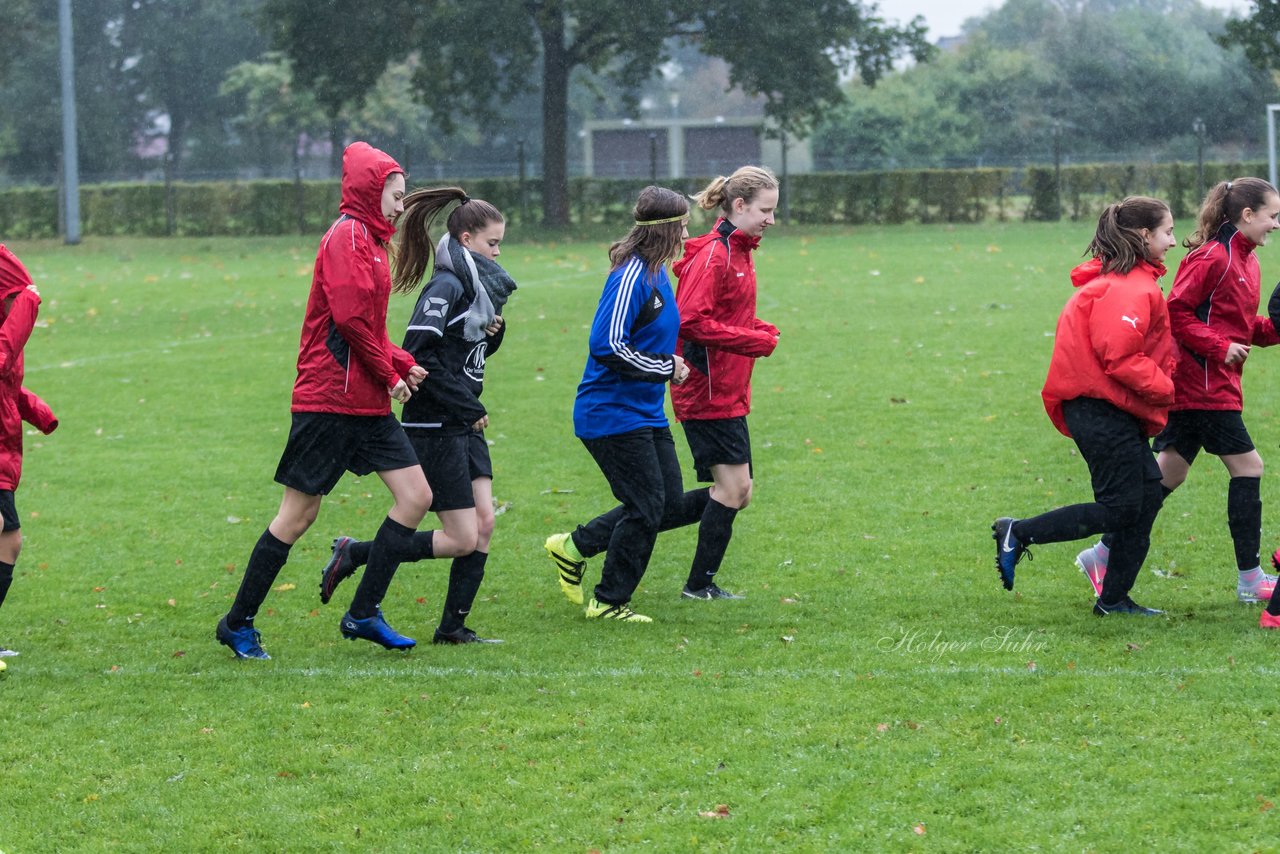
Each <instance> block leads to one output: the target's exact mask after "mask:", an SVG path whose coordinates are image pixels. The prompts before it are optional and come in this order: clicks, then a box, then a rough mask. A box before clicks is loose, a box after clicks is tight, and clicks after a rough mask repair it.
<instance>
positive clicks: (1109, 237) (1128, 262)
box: [991, 196, 1176, 617]
mask: <svg viewBox="0 0 1280 854" xmlns="http://www.w3.org/2000/svg"><path fill="white" fill-rule="evenodd" d="M1175 245H1176V242H1175V240H1174V237H1173V216H1172V215H1171V214H1170V213H1169V208H1168V207H1167V206H1166V205H1165V204H1164V202H1161V201H1159V200H1158V199H1151V198H1146V197H1143V196H1136V197H1130V198H1127V199H1125V200H1124V201H1122V202H1119V203H1117V204H1113V205H1108V206H1107V208H1106V209H1105V210H1103V212H1102V215H1101V216H1100V217H1098V227H1097V230H1096V231H1095V232H1094V236H1093V240H1092V241H1091V242H1090V243H1089V248H1088V249H1087V250H1086V254H1088V255H1090V256H1092V257H1091V259H1090V260H1089V261H1087V262H1085V263H1084V264H1081V265H1080V266H1078V267H1076V268H1075V269H1074V270H1072V271H1071V282H1072V284H1073V285H1075V287H1076V292H1075V293H1074V294H1072V296H1071V298H1070V299H1069V300H1067V304H1066V306H1065V307H1064V308H1063V309H1062V314H1061V315H1060V316H1059V318H1058V328H1057V332H1056V334H1055V336H1054V342H1053V356H1052V358H1051V359H1050V361H1049V376H1048V378H1047V379H1046V381H1045V385H1044V389H1043V391H1042V392H1041V397H1042V398H1043V399H1044V405H1045V409H1046V411H1047V412H1048V413H1049V420H1050V421H1052V422H1053V426H1054V427H1056V428H1058V431H1059V432H1061V433H1062V434H1063V435H1065V436H1068V437H1070V438H1071V439H1072V440H1074V441H1075V443H1076V447H1077V448H1079V449H1080V455H1081V456H1082V457H1084V460H1085V462H1086V463H1088V465H1089V475H1090V477H1091V479H1092V482H1093V501H1092V502H1087V503H1082V504H1072V505H1068V506H1066V507H1059V508H1058V509H1056V510H1050V511H1049V512H1048V513H1042V514H1041V515H1039V516H1034V517H1031V518H1024V519H1013V518H1010V517H1007V516H1006V517H1001V518H999V519H997V520H996V521H995V524H994V525H992V526H991V530H992V531H993V534H994V536H995V540H996V570H997V571H998V572H999V575H1000V580H1001V582H1002V583H1003V584H1004V587H1005V589H1006V590H1012V589H1013V580H1014V569H1015V567H1016V566H1017V564H1018V561H1019V559H1020V558H1021V557H1022V556H1023V555H1024V554H1026V555H1027V556H1028V557H1030V553H1029V551H1028V546H1030V545H1031V544H1032V543H1058V542H1063V541H1066V540H1076V539H1080V538H1081V537H1086V536H1089V535H1091V534H1100V533H1103V532H1107V531H1111V532H1115V544H1114V546H1113V548H1112V555H1111V571H1110V572H1109V573H1107V576H1106V581H1105V585H1104V587H1103V589H1102V591H1101V596H1100V597H1099V598H1098V600H1097V601H1096V602H1095V603H1094V606H1093V612H1094V613H1095V614H1097V615H1098V616H1100V617H1104V616H1107V615H1108V614H1134V615H1140V616H1151V615H1154V614H1159V613H1162V612H1160V611H1156V610H1154V609H1151V608H1144V607H1142V606H1141V605H1139V604H1137V603H1136V602H1134V601H1133V600H1132V599H1131V598H1129V591H1130V589H1131V588H1132V587H1133V584H1134V582H1135V581H1136V580H1137V577H1138V570H1139V569H1140V568H1141V567H1142V562H1143V560H1145V559H1146V556H1147V549H1148V547H1149V545H1150V542H1151V539H1150V538H1151V525H1152V523H1153V522H1154V521H1155V518H1156V514H1157V513H1158V512H1159V510H1160V503H1161V501H1162V498H1163V496H1162V492H1161V489H1160V469H1159V468H1158V467H1157V466H1156V463H1155V459H1154V458H1153V457H1152V455H1151V446H1150V444H1149V437H1150V436H1153V435H1155V434H1156V433H1158V432H1159V431H1160V429H1161V428H1162V427H1164V424H1165V421H1166V419H1167V416H1168V409H1169V405H1170V404H1172V403H1173V377H1172V374H1173V368H1174V364H1175V361H1176V354H1175V348H1174V343H1173V338H1172V336H1171V335H1170V331H1169V313H1168V311H1167V309H1166V308H1165V302H1164V295H1163V294H1162V293H1161V291H1160V285H1159V282H1158V280H1159V278H1160V277H1161V276H1162V275H1164V273H1165V267H1164V256H1165V253H1167V252H1168V251H1169V250H1170V249H1171V248H1173V247H1174V246H1175Z"/></svg>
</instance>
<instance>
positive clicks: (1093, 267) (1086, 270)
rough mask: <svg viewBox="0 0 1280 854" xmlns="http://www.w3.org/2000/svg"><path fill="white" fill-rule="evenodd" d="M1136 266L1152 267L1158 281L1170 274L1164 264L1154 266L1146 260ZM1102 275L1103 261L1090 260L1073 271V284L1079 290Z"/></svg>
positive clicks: (1098, 259) (1097, 259)
mask: <svg viewBox="0 0 1280 854" xmlns="http://www.w3.org/2000/svg"><path fill="white" fill-rule="evenodd" d="M1134 266H1135V267H1150V268H1151V269H1152V270H1153V271H1155V272H1154V275H1155V277H1156V278H1157V279H1158V278H1160V277H1161V276H1163V275H1164V274H1165V273H1166V272H1168V271H1167V270H1166V269H1165V266H1164V265H1163V264H1152V263H1151V262H1150V261H1147V260H1145V259H1143V260H1141V261H1139V262H1138V263H1137V264H1135V265H1134ZM1101 275H1102V259H1101V258H1090V259H1089V260H1088V261H1085V262H1084V263H1083V264H1081V265H1080V266H1078V267H1076V268H1075V269H1074V270H1072V271H1071V284H1072V285H1073V286H1075V287H1077V288H1083V287H1084V286H1085V285H1087V284H1089V283H1090V282H1092V281H1093V280H1094V279H1096V278H1098V277H1099V276H1101Z"/></svg>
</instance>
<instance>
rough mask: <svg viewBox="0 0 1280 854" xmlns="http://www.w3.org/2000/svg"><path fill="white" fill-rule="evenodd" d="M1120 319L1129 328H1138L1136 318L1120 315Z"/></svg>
mask: <svg viewBox="0 0 1280 854" xmlns="http://www.w3.org/2000/svg"><path fill="white" fill-rule="evenodd" d="M1120 319H1121V320H1123V321H1124V322H1125V323H1127V324H1129V325H1130V326H1132V327H1133V328H1134V329H1137V328H1138V318H1136V317H1130V316H1129V315H1127V314H1122V315H1120Z"/></svg>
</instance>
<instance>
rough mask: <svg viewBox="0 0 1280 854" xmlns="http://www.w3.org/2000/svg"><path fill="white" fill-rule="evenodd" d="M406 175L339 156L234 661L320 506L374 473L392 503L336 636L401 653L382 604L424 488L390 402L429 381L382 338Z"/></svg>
mask: <svg viewBox="0 0 1280 854" xmlns="http://www.w3.org/2000/svg"><path fill="white" fill-rule="evenodd" d="M404 192H405V179H404V170H402V169H401V168H400V166H399V164H397V163H396V161H395V160H393V159H392V158H391V157H390V156H389V155H387V154H385V153H384V152H381V151H379V150H378V149H376V148H373V147H371V146H370V145H368V144H367V143H363V142H355V143H352V144H351V145H349V146H348V147H347V149H346V151H345V152H344V153H343V156H342V205H341V208H340V211H341V213H342V215H341V216H340V217H338V219H337V220H336V221H335V222H334V224H333V225H332V226H330V228H329V231H328V232H327V233H326V234H325V236H324V239H323V240H321V241H320V249H319V251H318V252H317V253H316V264H315V271H314V274H313V276H312V282H311V296H310V298H309V299H308V300H307V311H306V316H305V317H304V319H303V322H302V340H301V343H300V346H299V350H298V376H297V380H296V381H295V382H294V385H293V405H292V407H291V411H292V413H293V425H292V427H291V429H290V430H289V439H288V442H287V443H286V445H285V449H284V453H283V455H282V456H281V458H280V465H279V466H278V467H277V468H276V481H277V482H278V483H280V484H282V485H283V486H284V499H283V500H282V501H281V502H280V510H279V512H277V513H276V516H275V518H274V519H272V520H271V524H270V525H268V526H267V529H266V530H265V531H264V532H263V533H262V536H261V537H260V538H259V539H258V543H257V545H255V546H254V549H253V553H252V554H251V555H250V557H249V564H248V565H247V566H246V567H245V571H244V579H243V581H242V582H241V584H240V589H239V591H238V592H237V593H236V598H235V602H234V603H233V604H232V606H231V610H230V611H228V612H227V614H226V616H224V617H223V618H222V620H221V621H220V622H219V623H218V628H217V632H216V636H217V639H218V641H219V642H220V643H222V644H225V645H226V646H229V647H231V649H232V651H234V652H235V654H236V657H237V658H270V656H268V655H267V653H266V652H265V651H264V650H263V649H262V643H261V635H259V633H258V631H257V629H255V628H254V626H253V618H254V615H255V614H256V613H257V610H258V607H259V606H260V605H261V604H262V602H263V600H265V599H266V597H267V593H268V591H270V589H271V585H272V584H273V583H274V582H275V578H276V575H277V574H278V573H279V572H280V569H281V567H283V566H284V564H285V562H286V561H287V560H288V559H289V549H290V548H291V547H292V546H293V544H294V543H295V542H297V540H298V538H299V537H301V536H302V535H303V534H304V533H305V532H306V530H307V529H308V528H309V527H311V523H312V522H314V521H315V520H316V514H317V513H319V512H320V501H321V499H322V498H323V497H324V496H325V495H326V494H327V493H328V492H329V490H331V489H332V488H333V487H334V486H335V485H336V484H337V482H338V480H339V479H340V478H341V477H342V474H343V472H345V471H352V472H354V473H356V474H358V475H366V474H369V473H370V472H377V473H378V477H380V478H382V481H383V483H385V484H386V485H387V488H388V489H389V490H390V491H391V496H392V498H393V499H394V500H395V504H394V506H393V507H392V508H391V510H390V512H388V513H387V518H386V519H385V520H384V521H383V523H382V526H381V527H380V528H379V529H378V533H377V535H376V536H375V537H374V540H373V546H372V547H371V548H370V553H369V562H368V567H367V568H366V570H365V573H364V577H363V578H362V579H361V581H360V585H359V587H358V588H357V589H356V593H355V598H354V599H353V600H352V602H351V607H350V609H349V610H348V611H347V613H346V614H344V615H343V617H342V621H341V623H340V624H339V629H340V631H341V632H342V635H343V637H346V638H348V639H356V638H361V639H363V640H369V641H373V642H374V643H377V644H380V645H381V646H383V647H385V648H387V649H408V648H410V647H412V646H414V644H415V641H414V640H413V638H409V637H405V636H404V635H401V634H399V633H397V632H396V631H395V630H394V629H392V628H391V627H390V626H389V625H387V622H386V620H384V619H383V617H382V610H381V607H380V603H381V601H382V597H383V595H384V594H385V593H386V591H387V588H388V586H390V584H391V578H392V576H394V575H395V571H396V568H397V567H398V566H399V565H400V562H401V561H403V560H405V559H406V558H407V557H408V556H410V555H412V554H413V551H414V543H413V534H414V530H415V529H416V528H417V526H418V523H419V522H421V521H422V517H423V516H425V515H426V512H427V508H428V507H430V506H431V489H430V487H428V485H427V480H426V475H424V474H423V471H422V466H420V465H419V464H418V458H417V455H416V454H415V453H414V451H413V447H412V445H410V443H409V439H408V437H407V436H406V435H405V432H404V430H403V429H402V428H401V427H400V422H399V421H397V420H396V418H395V416H393V415H392V414H391V401H392V399H395V400H397V401H400V402H404V401H406V400H408V399H409V397H410V396H411V395H412V393H413V392H414V391H415V390H416V389H417V387H418V383H420V382H421V381H422V380H423V379H424V378H425V377H426V375H427V372H426V370H425V369H423V368H422V367H420V366H419V365H418V364H417V362H415V361H414V358H413V356H411V355H409V354H408V353H407V352H405V351H404V350H402V349H401V348H399V347H396V346H394V345H393V344H392V343H391V341H390V340H389V339H388V338H387V301H388V299H389V297H390V295H391V272H390V267H389V264H388V258H387V244H388V241H389V240H390V239H391V236H392V235H393V234H395V219H396V217H398V216H399V215H400V214H401V213H402V212H403V211H404V204H403V197H404Z"/></svg>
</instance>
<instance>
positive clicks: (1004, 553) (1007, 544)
mask: <svg viewBox="0 0 1280 854" xmlns="http://www.w3.org/2000/svg"><path fill="white" fill-rule="evenodd" d="M1016 521H1017V520H1016V519H1011V518H1010V517H1008V516H1001V517H1000V518H999V519H997V520H996V521H995V524H993V525H992V526H991V536H993V537H994V538H995V541H996V570H997V571H998V572H999V573H1000V583H1001V584H1003V585H1004V589H1005V590H1012V589H1013V571H1014V568H1015V567H1016V566H1017V565H1018V561H1020V560H1022V556H1023V555H1026V556H1027V560H1030V559H1031V552H1030V551H1028V550H1027V547H1026V546H1024V545H1023V544H1022V543H1021V542H1019V541H1018V538H1017V537H1015V536H1014V535H1013V523H1014V522H1016Z"/></svg>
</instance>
